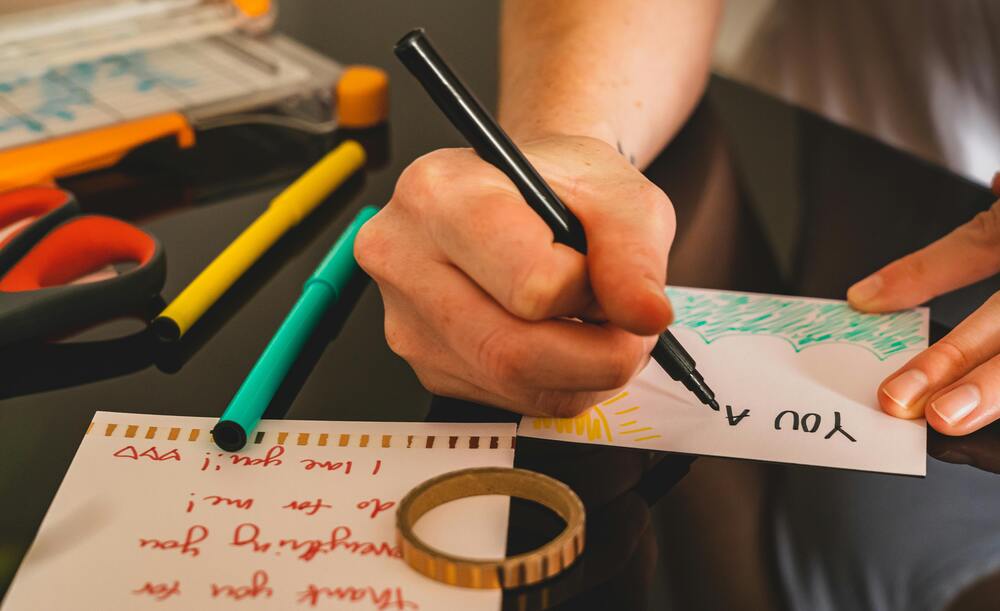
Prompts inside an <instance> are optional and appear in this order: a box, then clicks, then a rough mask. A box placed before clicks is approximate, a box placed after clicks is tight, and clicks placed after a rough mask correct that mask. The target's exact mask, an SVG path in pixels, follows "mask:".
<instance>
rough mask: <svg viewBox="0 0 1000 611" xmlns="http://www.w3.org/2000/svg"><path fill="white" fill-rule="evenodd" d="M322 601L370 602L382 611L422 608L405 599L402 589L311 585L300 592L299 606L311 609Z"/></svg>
mask: <svg viewBox="0 0 1000 611" xmlns="http://www.w3.org/2000/svg"><path fill="white" fill-rule="evenodd" d="M321 599H322V600H328V599H336V600H342V601H346V602H352V603H357V602H370V603H371V604H372V605H374V606H375V608H376V609H379V610H380V611H381V610H383V609H419V608H420V606H419V605H417V603H415V602H413V601H411V600H406V598H404V597H403V589H402V588H383V589H382V590H376V589H375V588H373V587H371V586H366V587H360V588H356V587H350V586H348V587H339V586H338V587H334V588H327V587H320V586H315V585H313V584H309V586H308V587H307V588H306V589H305V591H303V592H299V604H302V603H305V604H307V605H309V606H310V607H315V606H316V605H317V604H318V603H319V602H320V600H321Z"/></svg>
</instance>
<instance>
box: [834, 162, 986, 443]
mask: <svg viewBox="0 0 1000 611" xmlns="http://www.w3.org/2000/svg"><path fill="white" fill-rule="evenodd" d="M993 192H994V193H996V194H997V195H998V196H1000V173H998V174H997V175H996V176H994V178H993ZM998 272H1000V201H997V202H996V203H995V204H993V207H992V208H990V209H989V210H987V211H985V212H981V213H979V214H978V215H976V217H975V218H974V219H972V220H971V221H970V222H968V223H966V224H965V225H962V226H961V227H959V228H958V229H956V230H954V231H953V232H951V233H949V234H948V235H946V236H944V237H943V238H941V239H940V240H937V241H936V242H934V243H932V244H930V245H929V246H926V247H924V248H922V249H920V250H918V251H916V252H914V253H911V254H909V255H907V256H905V257H903V258H902V259H899V260H898V261H895V262H893V263H890V264H889V265H887V266H885V267H883V268H882V269H880V270H879V271H877V272H875V273H874V274H872V275H871V276H869V277H867V278H865V279H864V280H862V281H861V282H858V283H857V284H855V285H854V286H852V287H851V288H850V289H849V290H848V291H847V299H848V301H849V302H850V304H851V305H852V306H854V307H855V308H857V309H859V310H862V311H865V312H890V311H893V310H899V309H903V308H910V307H913V306H916V305H919V304H921V303H924V302H925V301H927V300H929V299H931V298H933V297H936V296H937V295H941V294H943V293H947V292H948V291H952V290H954V289H957V288H960V287H963V286H966V285H969V284H972V283H973V282H977V281H979V280H982V279H984V278H987V277H989V276H992V275H994V274H996V273H998ZM878 401H879V404H880V405H881V406H882V409H883V410H885V411H886V412H887V413H889V414H892V415H893V416H898V417H900V418H919V417H920V416H926V418H927V422H928V423H929V424H930V425H931V426H933V427H934V428H935V429H937V430H938V431H940V432H941V433H944V434H945V435H965V434H968V433H971V432H972V431H975V430H978V429H980V428H982V427H984V426H986V425H987V424H989V423H991V422H993V421H994V420H996V419H998V418H1000V293H996V294H994V295H993V296H992V297H990V299H989V300H988V301H987V302H986V303H984V304H983V305H982V306H981V307H980V308H979V309H978V310H976V311H975V312H974V313H973V314H972V315H971V316H969V317H968V318H967V319H965V320H963V321H962V322H961V323H960V324H959V325H958V326H956V327H955V328H954V329H953V330H952V331H951V332H950V333H948V334H947V335H946V336H945V337H943V338H941V340H940V341H938V342H936V343H935V344H933V345H932V346H931V347H930V348H928V349H927V350H925V351H923V352H921V353H920V354H918V355H917V356H915V357H914V358H912V359H911V360H910V361H909V362H908V363H906V365H904V366H903V367H901V368H900V369H899V370H898V371H896V372H895V373H893V374H892V375H891V376H889V377H888V378H886V379H885V381H883V382H882V384H881V385H880V386H879V389H878Z"/></svg>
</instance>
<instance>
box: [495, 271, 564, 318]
mask: <svg viewBox="0 0 1000 611" xmlns="http://www.w3.org/2000/svg"><path fill="white" fill-rule="evenodd" d="M559 292H560V286H559V283H557V282H553V281H552V280H551V279H550V278H548V277H546V275H545V274H542V273H541V272H540V271H538V266H537V265H535V264H534V262H532V263H531V264H529V265H528V266H526V267H525V271H524V272H522V273H521V274H519V278H518V279H517V280H516V281H515V282H513V283H511V287H510V294H509V296H508V299H507V303H508V306H509V307H510V313H511V314H513V315H514V316H517V317H518V318H523V319H525V320H532V321H538V320H543V319H545V318H548V317H549V316H550V315H551V313H552V308H553V306H554V305H555V302H556V299H557V298H558V295H559Z"/></svg>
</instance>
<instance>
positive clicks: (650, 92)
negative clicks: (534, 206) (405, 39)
mask: <svg viewBox="0 0 1000 611" xmlns="http://www.w3.org/2000/svg"><path fill="white" fill-rule="evenodd" d="M720 10H721V0H505V1H504V3H503V9H502V14H501V26H500V109H499V114H500V121H501V123H503V124H504V127H505V128H507V129H508V130H509V131H510V133H511V135H512V137H514V138H515V139H518V140H531V139H535V138H538V137H543V136H550V135H562V134H565V135H576V136H590V137H593V138H598V139H600V140H604V141H605V142H607V143H608V144H611V145H612V146H615V147H618V148H619V149H621V150H622V152H623V153H624V154H625V155H626V156H627V157H629V158H630V160H632V161H633V163H634V164H635V165H638V166H639V167H644V166H645V165H646V164H648V163H649V162H650V161H652V159H653V158H654V157H655V156H656V154H657V153H658V152H659V151H660V149H661V148H663V146H664V145H665V144H666V143H667V142H668V141H669V140H670V139H671V138H672V137H673V135H674V134H675V133H676V132H677V130H678V129H679V128H680V126H681V125H682V124H683V123H684V121H685V119H686V118H687V116H688V114H689V113H690V112H691V110H692V109H693V107H694V105H695V104H696V103H697V101H698V98H699V97H700V96H701V93H702V91H703V90H704V86H705V82H706V80H707V76H708V70H709V65H710V61H711V52H712V44H713V41H714V37H715V30H716V25H717V22H718V17H719V13H720Z"/></svg>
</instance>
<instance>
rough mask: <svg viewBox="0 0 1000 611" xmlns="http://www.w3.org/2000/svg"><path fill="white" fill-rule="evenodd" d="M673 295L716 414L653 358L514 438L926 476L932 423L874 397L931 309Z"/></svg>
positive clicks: (905, 356) (919, 337)
mask: <svg viewBox="0 0 1000 611" xmlns="http://www.w3.org/2000/svg"><path fill="white" fill-rule="evenodd" d="M668 293H669V294H670V298H671V301H672V302H673V304H674V310H675V316H676V319H675V322H674V324H673V325H672V326H671V330H672V331H673V333H674V335H675V336H676V337H677V339H678V340H680V342H681V343H682V344H683V345H684V347H685V348H686V349H687V350H688V352H689V353H690V354H691V356H693V357H694V359H695V361H696V362H697V363H698V370H699V371H700V372H701V373H702V374H703V375H704V376H705V379H706V381H707V382H708V383H709V385H710V386H711V387H712V389H713V390H714V391H715V392H716V396H717V399H718V400H719V403H721V404H722V409H721V410H720V411H719V412H714V411H712V410H711V409H709V408H708V407H706V406H704V405H701V404H699V403H698V401H697V400H696V399H695V398H694V397H693V396H692V395H690V394H689V393H688V391H687V390H686V389H685V388H684V387H683V386H682V385H681V384H680V383H678V382H675V381H673V380H671V379H670V377H669V376H668V375H667V374H666V373H665V372H664V371H663V370H662V369H660V368H659V366H658V365H657V364H656V363H655V362H650V364H649V366H647V367H646V368H645V369H644V370H643V371H642V373H640V375H639V376H638V377H637V378H636V379H635V380H634V381H633V383H632V384H631V385H629V386H628V387H627V388H626V389H625V390H624V391H623V392H622V393H620V394H618V395H617V396H615V397H612V398H611V399H609V400H608V401H605V402H604V403H602V404H600V405H597V406H594V407H593V408H591V409H590V410H589V411H588V412H585V413H584V414H582V415H581V416H579V417H577V418H573V419H566V420H558V419H551V418H524V419H523V420H522V421H521V424H520V427H519V429H518V434H519V435H523V436H526V437H538V438H543V439H556V440H562V441H573V442H582V443H594V444H600V445H615V446H624V447H634V448H646V449H651V450H668V451H675V452H685V453H691V454H707V455H712V456H730V457H736V458H751V459H757V460H765V461H775V462H786V463H798V464H805V465H821V466H827V467H841V468H846V469H858V470H863V471H880V472H886V473H902V474H909V475H925V474H926V466H927V461H926V446H927V427H926V423H925V421H924V420H900V419H897V418H893V417H891V416H888V415H887V414H885V413H883V412H882V411H881V409H880V408H879V406H878V403H877V400H876V396H875V392H876V389H877V387H878V384H879V382H881V381H882V380H883V379H884V378H885V377H886V376H888V375H889V374H890V373H892V372H893V371H895V370H896V369H898V368H899V367H900V366H902V365H903V364H904V363H906V361H907V360H909V359H910V358H912V357H913V355H914V354H916V353H917V352H918V351H919V350H921V349H923V348H926V347H927V340H928V311H927V309H926V308H918V309H914V310H909V311H906V312H899V313H894V314H888V315H881V316H876V315H867V314H860V313H858V312H855V311H853V310H851V309H850V308H849V307H848V306H847V304H846V302H843V301H835V300H828V299H809V298H802V297H784V296H778V295H763V294H757V293H739V292H732V291H711V290H703V289H687V288H671V289H668ZM741 414H745V415H744V416H743V417H742V418H741V417H740V416H741ZM838 423H839V426H838Z"/></svg>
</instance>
